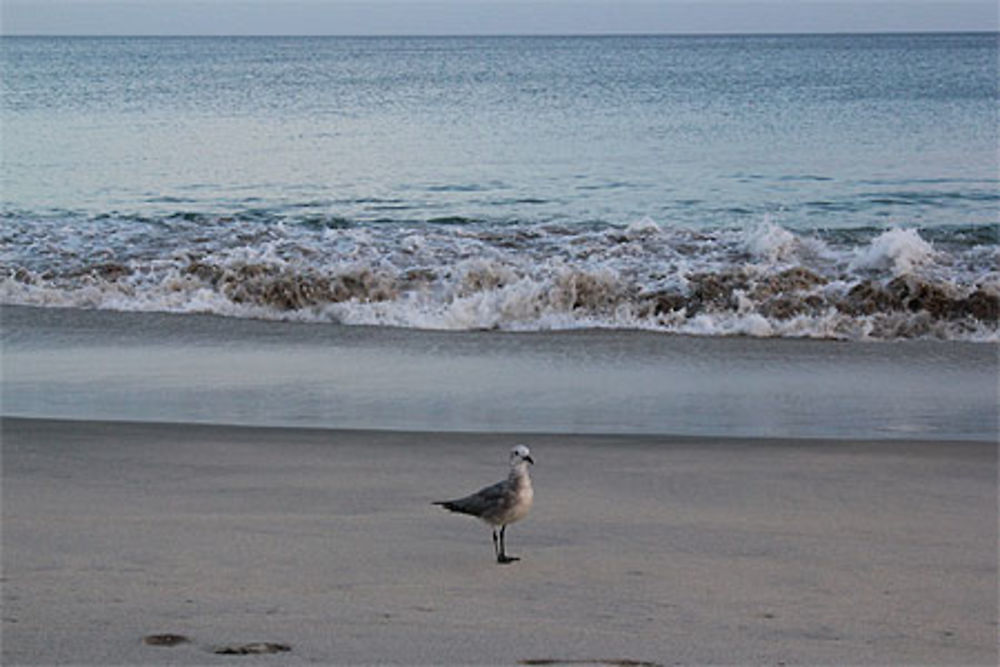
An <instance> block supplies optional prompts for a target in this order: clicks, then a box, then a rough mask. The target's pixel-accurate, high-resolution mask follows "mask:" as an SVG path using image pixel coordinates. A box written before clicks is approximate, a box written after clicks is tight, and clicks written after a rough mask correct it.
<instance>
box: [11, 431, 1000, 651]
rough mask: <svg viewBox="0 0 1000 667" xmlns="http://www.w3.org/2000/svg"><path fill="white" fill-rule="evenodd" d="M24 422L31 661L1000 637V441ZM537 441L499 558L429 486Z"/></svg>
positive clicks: (16, 545)
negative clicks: (262, 650)
mask: <svg viewBox="0 0 1000 667" xmlns="http://www.w3.org/2000/svg"><path fill="white" fill-rule="evenodd" d="M2 428H3V433H2V435H3V464H4V465H3V469H2V474H3V486H2V492H3V505H2V509H3V537H4V540H3V544H4V553H3V555H4V560H3V570H4V571H3V580H4V581H3V598H4V605H3V607H4V614H3V630H4V633H3V644H2V650H3V662H4V664H11V665H15V664H17V665H20V664H24V665H27V664H179V665H202V664H204V665H212V664H232V661H233V660H234V658H233V657H231V656H226V655H217V654H216V653H215V651H216V650H219V649H226V648H234V649H238V648H240V647H245V646H247V645H249V644H254V643H271V644H274V645H279V646H287V647H289V648H290V651H288V652H282V653H281V654H280V656H281V657H280V658H276V659H278V660H280V662H281V664H289V665H293V664H308V663H320V664H361V663H376V662H383V663H395V664H403V663H406V664H510V665H513V664H519V663H521V664H526V663H530V661H536V662H537V661H546V660H552V661H555V664H558V663H560V662H563V663H572V662H574V661H588V660H591V661H605V660H607V661H614V660H618V661H625V660H632V661H645V662H649V663H654V664H661V665H674V664H709V663H712V664H746V663H753V664H779V663H785V664H796V663H798V664H803V663H808V664H817V663H821V664H833V663H836V664H916V663H919V664H935V665H937V664H940V665H972V664H975V665H978V664H983V665H985V664H995V663H996V660H997V657H998V655H997V642H996V639H997V634H996V633H997V600H996V596H995V591H996V588H997V567H996V562H997V560H996V558H997V521H996V519H997V514H996V501H997V491H996V485H995V481H996V474H997V450H996V447H995V445H993V444H992V443H974V442H926V441H924V442H907V441H876V442H871V441H852V442H844V441H839V442H834V441H790V440H777V439H776V440H770V439H743V438H728V439H716V438H683V437H682V438H674V437H666V436H637V435H612V436H592V435H573V436H569V435H559V434H556V435H539V434H521V435H519V436H517V438H513V437H512V436H510V435H507V434H496V433H492V434H475V433H412V432H387V431H380V432H376V431H332V430H324V429H298V428H295V429H287V428H245V427H228V426H207V425H182V424H150V423H109V422H63V421H54V420H25V419H12V418H4V419H3V421H2ZM515 440H519V441H523V442H525V443H526V444H528V445H529V446H531V448H532V454H533V455H534V456H535V459H536V465H535V466H534V467H533V469H532V475H533V477H534V482H535V494H536V495H535V507H534V508H533V509H532V513H531V514H530V515H529V517H528V518H527V519H526V520H524V521H523V522H520V523H518V524H515V525H514V526H512V527H511V528H510V529H509V530H508V534H507V541H508V547H509V549H510V550H511V552H512V553H514V554H516V555H518V556H521V557H522V559H523V560H522V561H520V562H518V563H515V564H512V565H509V566H500V565H497V564H496V563H495V562H494V561H493V559H492V548H491V545H490V541H489V531H488V528H486V527H485V526H482V525H480V524H478V523H477V522H475V521H474V520H471V519H468V518H466V517H456V516H454V515H450V514H447V513H444V512H440V511H439V508H434V507H432V506H431V505H430V502H431V501H432V500H439V499H441V498H442V497H450V496H453V495H457V494H459V493H462V492H467V491H472V490H475V488H478V486H480V485H482V484H485V483H490V482H492V481H495V480H496V479H498V478H499V477H500V476H501V475H503V474H504V472H505V468H506V466H505V462H506V452H507V450H508V449H509V447H510V445H512V444H513V443H514V442H515ZM164 634H177V635H181V636H183V637H186V638H188V639H189V640H190V641H189V642H187V643H181V644H177V645H175V646H166V645H161V646H155V645H149V644H147V643H144V642H143V638H145V637H149V636H153V635H164ZM247 659H248V660H249V659H250V658H247ZM265 659H267V658H265V657H261V658H256V659H254V661H255V664H256V662H257V661H258V660H265Z"/></svg>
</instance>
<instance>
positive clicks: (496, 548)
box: [493, 528, 500, 561]
mask: <svg viewBox="0 0 1000 667" xmlns="http://www.w3.org/2000/svg"><path fill="white" fill-rule="evenodd" d="M493 554H494V555H495V556H496V557H497V560H498V561H499V560H500V543H499V542H498V541H497V529H496V528H494V529H493Z"/></svg>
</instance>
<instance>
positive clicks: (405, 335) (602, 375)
mask: <svg viewBox="0 0 1000 667" xmlns="http://www.w3.org/2000/svg"><path fill="white" fill-rule="evenodd" d="M0 316H2V332H3V353H4V371H3V372H4V377H3V396H2V398H3V412H4V413H6V414H10V415H21V416H26V417H41V418H64V419H74V418H76V419H108V420H131V421H167V422H172V423H184V422H199V423H217V422H220V423H227V424H244V425H251V426H295V427H322V428H341V429H342V428H352V429H376V430H377V429H390V430H403V431H407V430H417V431H429V432H433V431H454V432H462V431H473V432H490V431H496V432H499V431H503V432H552V433H557V432H558V433H595V434H599V433H622V434H624V433H633V434H640V435H643V434H644V435H656V434H664V433H666V434H677V435H694V436H711V437H729V436H736V437H764V438H773V437H793V438H798V437H810V438H821V439H822V438H835V439H836V438H847V439H851V438H878V439H896V440H900V439H903V440H905V439H912V438H920V439H929V440H934V439H965V440H984V439H986V440H989V439H992V438H995V437H996V435H997V432H998V425H997V414H996V404H997V396H998V395H997V391H998V387H997V383H996V377H997V372H998V362H1000V360H998V357H997V354H996V350H997V348H996V346H994V345H990V344H976V343H958V342H945V343H942V342H936V341H904V342H897V343H886V342H880V343H870V344H869V343H842V342H833V341H812V340H786V339H779V340H774V339H755V338H714V337H692V336H679V335H673V334H659V333H649V332H633V331H624V332H623V331H613V330H586V331H568V332H566V331H559V332H532V333H510V332H493V331H490V332H444V331H423V330H408V329H392V328H380V327H375V328H362V327H353V326H336V325H315V324H302V323H288V322H267V321H251V320H239V319H226V318H221V317H217V316H200V315H174V314H162V313H115V312H107V311H85V310H64V309H37V308H27V307H10V306H7V307H2V308H0Z"/></svg>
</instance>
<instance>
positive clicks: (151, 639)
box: [142, 633, 191, 646]
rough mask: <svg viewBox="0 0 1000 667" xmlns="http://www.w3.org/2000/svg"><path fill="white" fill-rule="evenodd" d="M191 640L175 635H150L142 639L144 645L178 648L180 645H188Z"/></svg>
mask: <svg viewBox="0 0 1000 667" xmlns="http://www.w3.org/2000/svg"><path fill="white" fill-rule="evenodd" d="M189 641H191V640H190V639H188V638H187V637H185V636H184V635H174V634H169V633H168V634H163V635H149V636H146V637H143V638H142V643H143V644H147V645H149V646H177V645H178V644H186V643H188V642H189Z"/></svg>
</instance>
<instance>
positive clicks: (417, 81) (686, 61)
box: [0, 34, 1000, 340]
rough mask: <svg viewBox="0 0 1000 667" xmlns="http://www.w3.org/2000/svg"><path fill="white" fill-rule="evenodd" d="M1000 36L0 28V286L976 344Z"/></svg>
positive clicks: (4, 294) (257, 306)
mask: <svg viewBox="0 0 1000 667" xmlns="http://www.w3.org/2000/svg"><path fill="white" fill-rule="evenodd" d="M997 63H998V47H997V35H996V34H962V35H948V34H934V35H929V34H928V35H899V34H897V35H853V36H852V35H824V36H747V37H599V38H589V37H588V38H555V37H551V38H549V37H533V38H514V37H510V38H482V37H478V38H359V39H352V38H163V39H157V38H130V39H116V38H82V39H72V38H4V39H2V40H0V95H2V97H0V100H2V101H0V105H2V116H0V120H2V128H3V134H2V142H3V158H2V159H3V182H2V199H3V207H2V213H0V214H2V239H0V240H2V254H0V267H2V269H3V272H2V274H0V300H2V301H3V302H5V303H24V304H36V305H46V306H48V305H55V306H65V305H70V306H82V307H96V308H105V309H121V310H171V311H175V312H212V313H217V314H224V315H230V316H238V317H263V318H286V319H287V318H290V319H302V320H312V321H321V322H341V323H346V324H364V323H368V324H389V325H395V326H403V327H424V328H450V329H472V328H484V327H485V328H493V327H498V328H503V329H522V330H523V329H546V328H565V327H571V328H572V327H581V326H584V327H586V326H603V327H612V328H647V329H656V330H667V331H681V332H689V333H700V334H718V333H748V334H751V335H764V336H768V335H785V336H818V337H838V338H852V339H854V338H896V337H914V336H917V337H919V336H932V337H942V338H947V339H966V340H983V339H993V340H995V339H996V317H997V306H998V298H1000V297H998V295H1000V275H998V271H997V264H998V260H1000V250H998V249H1000V244H998V238H997V222H998V207H1000V194H998V187H1000V181H998V158H997V140H998V129H997V128H998V123H997V121H998V111H997V109H998V85H997V84H998V78H997V67H998V65H997Z"/></svg>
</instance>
